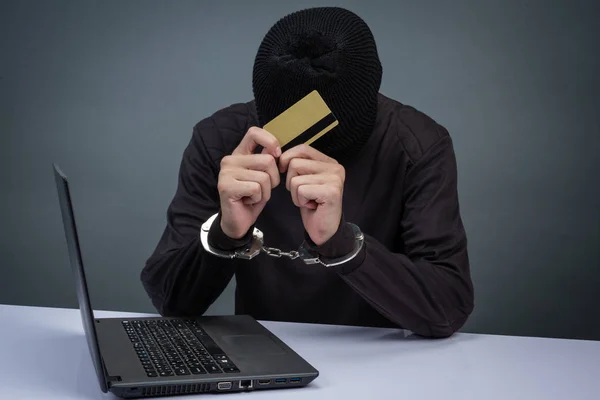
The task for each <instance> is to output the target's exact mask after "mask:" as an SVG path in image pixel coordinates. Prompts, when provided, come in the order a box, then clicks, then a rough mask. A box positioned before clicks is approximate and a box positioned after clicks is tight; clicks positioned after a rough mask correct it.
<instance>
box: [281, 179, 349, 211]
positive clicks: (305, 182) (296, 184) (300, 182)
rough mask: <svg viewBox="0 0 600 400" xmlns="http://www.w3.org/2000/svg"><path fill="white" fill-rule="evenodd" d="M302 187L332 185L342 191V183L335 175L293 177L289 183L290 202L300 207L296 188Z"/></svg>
mask: <svg viewBox="0 0 600 400" xmlns="http://www.w3.org/2000/svg"><path fill="white" fill-rule="evenodd" d="M302 185H332V186H335V187H337V188H338V190H342V182H341V180H340V178H339V177H338V176H337V175H331V174H330V175H300V176H295V177H294V178H293V179H292V180H291V181H290V187H289V189H288V190H289V191H290V193H291V195H292V202H293V203H294V204H295V205H296V206H297V207H300V203H299V201H298V188H299V187H300V186H302Z"/></svg>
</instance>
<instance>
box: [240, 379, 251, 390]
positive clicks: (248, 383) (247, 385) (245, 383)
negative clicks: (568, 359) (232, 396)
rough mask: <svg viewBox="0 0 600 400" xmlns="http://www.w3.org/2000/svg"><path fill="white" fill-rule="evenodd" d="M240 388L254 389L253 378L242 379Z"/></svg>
mask: <svg viewBox="0 0 600 400" xmlns="http://www.w3.org/2000/svg"><path fill="white" fill-rule="evenodd" d="M240 389H252V380H250V379H248V380H243V381H240Z"/></svg>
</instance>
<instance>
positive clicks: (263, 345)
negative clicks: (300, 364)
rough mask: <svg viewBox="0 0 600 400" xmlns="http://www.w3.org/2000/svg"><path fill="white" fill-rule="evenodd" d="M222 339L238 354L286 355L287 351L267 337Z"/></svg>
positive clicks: (234, 336) (233, 336)
mask: <svg viewBox="0 0 600 400" xmlns="http://www.w3.org/2000/svg"><path fill="white" fill-rule="evenodd" d="M221 339H222V340H223V341H224V342H225V343H227V345H228V347H229V348H231V350H232V351H234V352H235V353H236V354H263V355H266V354H285V350H283V349H282V348H281V347H280V346H279V345H278V344H277V343H276V342H275V341H274V340H273V339H271V338H270V337H268V336H265V335H230V336H223V337H222V338H221Z"/></svg>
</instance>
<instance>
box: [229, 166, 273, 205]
mask: <svg viewBox="0 0 600 400" xmlns="http://www.w3.org/2000/svg"><path fill="white" fill-rule="evenodd" d="M231 177H232V178H233V179H234V180H236V181H237V182H256V183H258V184H259V185H260V189H261V190H260V192H261V197H260V199H259V201H264V202H266V201H269V199H270V198H271V178H270V176H269V174H267V173H266V172H264V171H254V170H251V169H239V170H235V171H232V172H231ZM254 200H255V199H254V198H252V199H251V202H250V203H248V202H246V201H245V202H244V204H255V203H257V202H258V201H254Z"/></svg>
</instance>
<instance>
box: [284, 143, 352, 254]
mask: <svg viewBox="0 0 600 400" xmlns="http://www.w3.org/2000/svg"><path fill="white" fill-rule="evenodd" d="M279 170H280V171H281V172H282V173H284V172H285V171H287V177H286V185H285V186H286V188H287V189H288V190H289V191H290V192H291V194H292V200H293V202H294V204H295V205H296V206H297V207H300V215H301V216H302V222H303V224H304V228H305V229H306V232H307V233H308V235H309V236H310V238H311V240H312V241H313V242H314V243H315V244H316V245H317V246H320V245H322V244H323V243H325V242H326V241H328V240H329V239H330V238H331V237H332V236H333V235H334V234H335V232H336V231H337V230H338V228H339V226H340V222H341V219H342V197H343V192H344V181H345V179H346V172H345V170H344V167H343V166H342V165H340V164H339V163H338V162H337V161H336V160H334V159H333V158H330V157H328V156H326V155H325V154H323V153H321V152H320V151H318V150H316V149H314V148H312V147H310V146H307V145H304V144H303V145H299V146H296V147H294V148H292V149H290V150H287V151H286V152H285V153H283V154H282V155H281V157H280V159H279Z"/></svg>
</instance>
